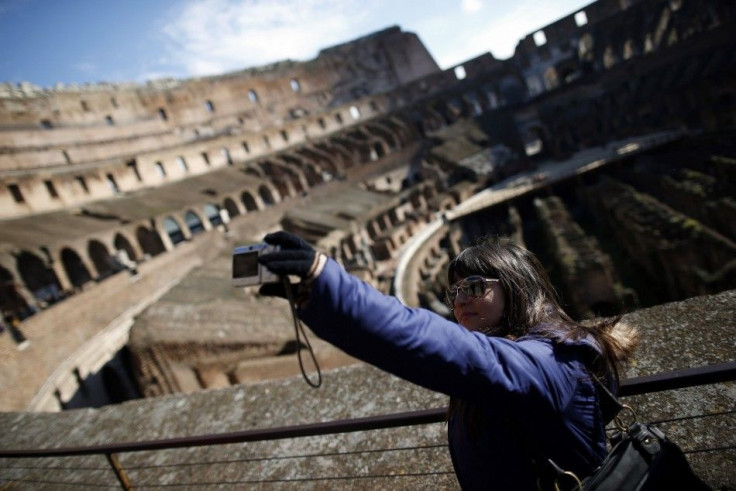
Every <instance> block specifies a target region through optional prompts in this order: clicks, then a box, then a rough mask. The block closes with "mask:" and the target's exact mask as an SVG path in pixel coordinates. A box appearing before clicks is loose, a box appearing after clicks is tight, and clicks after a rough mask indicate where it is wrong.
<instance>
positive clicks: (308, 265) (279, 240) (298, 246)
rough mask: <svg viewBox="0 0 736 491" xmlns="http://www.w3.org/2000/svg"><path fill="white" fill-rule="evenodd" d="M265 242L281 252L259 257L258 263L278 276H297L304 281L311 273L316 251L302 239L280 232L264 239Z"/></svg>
mask: <svg viewBox="0 0 736 491" xmlns="http://www.w3.org/2000/svg"><path fill="white" fill-rule="evenodd" d="M263 240H264V242H266V243H267V244H270V245H275V246H279V247H280V248H281V250H278V251H275V252H270V253H268V254H264V255H262V256H258V262H259V263H261V264H262V265H264V266H265V267H266V268H268V270H269V271H271V272H273V273H276V274H278V275H295V276H299V277H300V278H302V279H304V278H306V277H307V275H308V274H309V273H310V272H311V270H312V267H313V266H314V261H315V258H316V256H317V253H316V251H315V250H314V249H313V248H312V246H310V245H309V244H307V243H306V242H305V241H304V240H303V239H302V238H301V237H297V236H296V235H294V234H290V233H289V232H284V231H279V232H275V233H272V234H268V235H266V237H264V239H263Z"/></svg>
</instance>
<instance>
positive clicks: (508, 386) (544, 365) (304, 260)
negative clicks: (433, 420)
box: [259, 232, 636, 490]
mask: <svg viewBox="0 0 736 491" xmlns="http://www.w3.org/2000/svg"><path fill="white" fill-rule="evenodd" d="M265 241H266V242H267V243H269V244H272V245H277V246H280V248H281V250H280V251H278V252H275V253H271V254H267V255H264V256H261V258H260V259H259V260H260V261H261V263H262V264H263V265H265V266H266V267H267V268H268V269H269V270H271V271H273V272H274V273H277V274H280V275H297V276H300V277H301V278H302V279H303V281H302V282H301V283H300V285H299V286H298V304H299V316H300V317H301V319H302V320H304V321H305V322H306V324H307V325H308V326H310V327H311V328H312V330H313V331H314V332H315V333H316V334H317V335H318V336H320V337H322V338H323V339H325V340H327V341H329V342H331V343H332V344H334V345H336V346H337V347H339V348H341V349H342V350H344V351H345V352H347V353H348V354H351V355H353V356H355V357H357V358H360V359H362V360H364V361H366V362H368V363H371V364H373V365H375V366H377V367H379V368H382V369H384V370H386V371H388V372H391V373H393V374H395V375H397V376H399V377H402V378H404V379H406V380H409V381H411V382H414V383H416V384H419V385H422V386H424V387H426V388H429V389H432V390H436V391H440V392H443V393H445V394H447V395H449V396H450V408H449V411H448V438H449V447H450V453H451V456H452V462H453V466H454V468H455V473H456V474H457V477H458V480H459V482H460V484H461V486H462V487H463V488H465V489H481V488H482V489H489V488H492V489H503V490H506V489H509V490H516V489H536V488H537V481H538V480H539V481H541V483H542V487H547V486H548V485H549V484H550V482H548V481H546V479H545V478H544V477H543V476H542V475H541V474H542V470H541V467H540V466H539V464H535V462H537V463H538V462H542V461H546V460H547V459H551V460H553V461H554V462H555V463H556V464H557V465H558V466H560V467H561V468H563V469H565V470H570V471H572V472H575V473H576V474H577V475H579V476H585V475H587V474H589V473H590V472H592V471H593V469H594V468H595V467H596V466H597V465H598V464H599V463H600V462H601V461H602V460H603V458H604V457H605V454H606V444H605V433H604V424H605V422H606V421H607V420H608V419H610V417H611V416H612V415H609V414H606V413H607V411H606V410H605V409H606V408H602V407H601V406H600V404H599V402H598V397H597V395H596V388H595V383H594V381H593V375H595V376H597V377H598V378H599V379H600V380H602V381H604V383H606V384H607V385H608V386H609V388H610V389H612V390H613V391H614V392H615V388H616V386H617V381H618V369H619V367H620V365H621V363H623V362H624V361H625V360H626V358H628V356H629V355H630V354H631V352H632V351H633V349H634V347H635V344H636V332H635V331H634V330H632V329H629V328H626V327H625V326H623V325H621V324H620V323H617V322H606V321H601V322H598V323H597V324H595V325H592V326H584V325H581V324H579V323H576V322H574V321H573V320H572V319H571V318H570V317H569V316H568V315H567V314H566V313H565V312H564V311H563V310H562V308H561V307H560V306H559V304H558V303H557V301H556V299H555V294H554V290H553V288H552V286H551V284H550V282H549V279H548V277H547V274H546V272H545V270H544V268H543V267H542V265H541V264H540V263H539V261H538V260H537V259H536V257H535V256H534V255H533V254H532V253H531V252H529V251H527V250H526V249H524V248H522V247H520V246H518V245H516V244H514V243H512V242H509V241H505V240H494V241H487V242H484V243H481V244H479V245H477V246H473V247H470V248H468V249H466V250H464V251H463V252H462V253H460V255H459V256H458V257H457V258H456V259H454V260H453V261H452V263H451V264H450V267H449V271H448V280H449V284H450V287H449V288H448V289H447V294H446V300H447V302H448V305H449V306H450V308H451V309H453V312H454V314H455V318H456V319H457V321H458V323H459V324H460V325H458V324H455V323H453V322H450V321H448V320H447V319H444V318H443V317H441V316H439V315H437V314H434V313H432V312H430V311H427V310H424V309H414V308H408V307H406V306H404V305H402V304H401V303H400V302H399V301H398V300H397V299H396V298H394V297H391V296H386V295H383V294H381V293H380V292H378V291H376V290H375V289H373V288H372V287H370V286H369V285H367V284H366V283H363V282H361V281H360V280H358V279H357V278H355V277H353V276H351V275H349V274H347V273H346V272H345V271H344V270H343V269H342V268H340V266H339V265H338V264H337V263H336V262H334V261H333V260H330V259H327V258H326V257H325V256H324V255H322V254H316V253H315V251H314V250H313V249H312V248H311V247H310V246H309V245H308V244H306V243H305V242H304V241H302V240H301V239H300V238H299V237H296V236H294V235H291V234H288V233H286V232H277V233H275V234H270V235H268V236H266V238H265ZM279 290H280V291H279ZM261 293H263V294H266V295H274V294H276V295H282V294H283V293H284V292H283V287H280V285H264V286H263V287H262V288H261ZM461 326H462V327H461Z"/></svg>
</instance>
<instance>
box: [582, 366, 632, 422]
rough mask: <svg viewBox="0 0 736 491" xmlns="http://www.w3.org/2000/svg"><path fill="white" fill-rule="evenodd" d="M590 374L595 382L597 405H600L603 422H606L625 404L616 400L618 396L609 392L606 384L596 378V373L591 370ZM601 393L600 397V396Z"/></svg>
mask: <svg viewBox="0 0 736 491" xmlns="http://www.w3.org/2000/svg"><path fill="white" fill-rule="evenodd" d="M589 373H590V376H591V377H592V378H593V382H595V384H596V388H597V389H599V390H598V395H599V397H598V405H599V406H600V410H601V416H602V417H603V422H604V424H608V422H609V421H611V420H612V419H614V418H615V417H616V415H617V414H618V413H619V412H621V410H622V409H623V408H624V407H627V406H625V405H624V404H623V403H622V402H621V401H619V400H618V398H617V397H616V396H615V395H613V393H611V391H610V390H609V389H608V387H606V384H604V383H603V381H602V380H601V379H600V378H598V376H597V375H596V374H594V373H593V372H589ZM601 395H602V397H600V396H601Z"/></svg>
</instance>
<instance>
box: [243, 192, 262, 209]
mask: <svg viewBox="0 0 736 491" xmlns="http://www.w3.org/2000/svg"><path fill="white" fill-rule="evenodd" d="M240 199H241V201H242V202H243V205H245V209H246V211H249V212H250V211H257V210H258V203H257V202H256V199H255V198H254V197H253V195H252V194H251V193H250V191H243V194H241V195H240Z"/></svg>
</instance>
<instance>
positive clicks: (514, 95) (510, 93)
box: [498, 75, 526, 104]
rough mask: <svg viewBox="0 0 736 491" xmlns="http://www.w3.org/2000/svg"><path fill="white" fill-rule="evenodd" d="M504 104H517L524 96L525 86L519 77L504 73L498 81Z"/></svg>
mask: <svg viewBox="0 0 736 491" xmlns="http://www.w3.org/2000/svg"><path fill="white" fill-rule="evenodd" d="M498 89H499V92H500V93H501V97H502V98H503V102H504V104H518V103H520V102H522V101H523V100H524V98H525V97H526V88H525V86H524V83H523V82H522V81H521V80H519V78H517V77H514V76H512V75H506V76H505V77H503V78H502V79H501V80H500V81H499V82H498Z"/></svg>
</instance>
